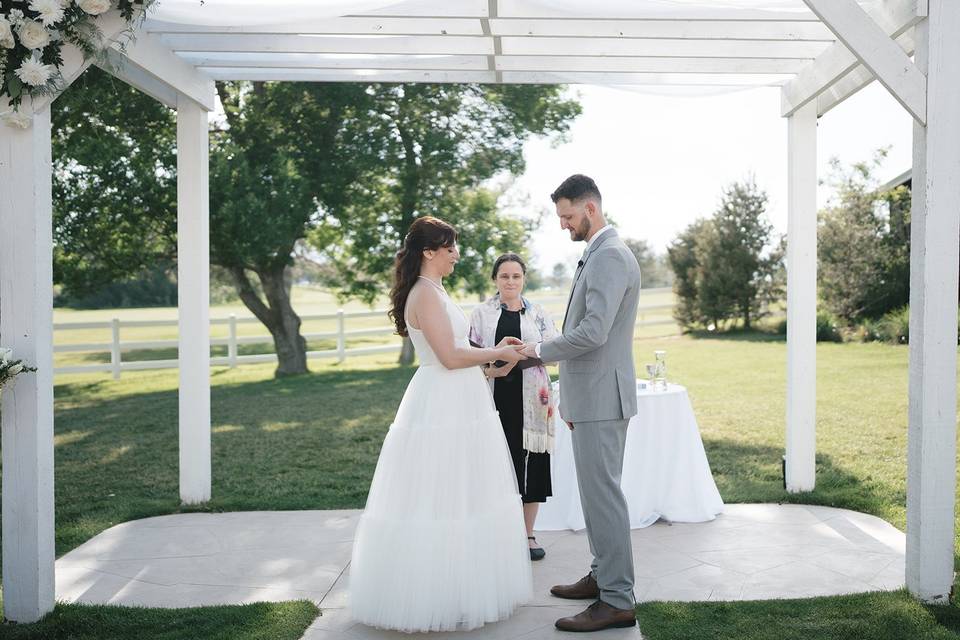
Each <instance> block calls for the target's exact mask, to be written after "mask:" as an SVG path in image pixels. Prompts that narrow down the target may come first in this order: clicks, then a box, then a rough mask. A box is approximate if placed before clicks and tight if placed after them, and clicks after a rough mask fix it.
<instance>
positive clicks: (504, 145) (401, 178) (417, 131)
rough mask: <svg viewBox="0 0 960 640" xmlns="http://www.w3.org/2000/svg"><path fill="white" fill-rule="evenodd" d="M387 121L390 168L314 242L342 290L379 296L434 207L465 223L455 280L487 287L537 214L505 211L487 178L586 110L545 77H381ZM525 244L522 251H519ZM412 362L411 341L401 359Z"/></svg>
mask: <svg viewBox="0 0 960 640" xmlns="http://www.w3.org/2000/svg"><path fill="white" fill-rule="evenodd" d="M368 91H369V93H370V96H371V98H372V100H373V101H374V102H375V104H376V110H377V113H378V114H380V116H381V117H382V119H383V120H382V121H383V124H384V127H385V134H384V140H386V142H387V148H386V150H385V158H384V162H383V164H382V172H381V173H380V174H379V175H378V176H377V177H376V179H374V180H369V181H366V182H365V183H364V189H363V191H362V193H358V194H355V196H354V197H353V198H351V199H350V200H349V201H344V202H342V203H341V205H340V206H331V207H329V208H328V209H327V210H326V213H327V216H326V217H325V218H324V219H323V220H322V221H321V222H320V224H318V226H317V228H316V230H315V231H314V232H313V233H312V234H311V236H310V242H311V244H312V245H313V246H314V247H315V248H316V249H317V250H318V251H320V252H321V253H323V254H324V256H325V258H326V259H327V260H329V261H331V262H332V263H333V264H335V265H336V266H337V268H338V271H339V272H340V273H342V274H343V275H344V280H345V282H344V286H343V288H342V289H341V290H340V294H341V296H343V297H345V298H348V297H354V298H360V299H362V300H366V301H372V300H374V299H375V298H376V297H377V296H379V295H381V294H382V293H383V292H384V291H385V290H386V289H387V288H388V287H389V283H390V274H391V272H392V266H393V258H394V255H395V254H396V252H397V251H398V250H399V248H400V245H401V243H402V241H403V236H404V234H405V233H406V230H407V229H408V228H409V226H410V224H411V223H412V222H413V220H414V218H416V217H418V216H421V215H427V214H429V215H435V216H438V217H441V218H444V219H446V220H448V221H449V222H451V223H452V224H454V225H456V226H457V227H458V228H459V229H460V232H461V234H460V249H461V254H462V255H463V256H464V259H463V261H462V263H461V265H460V266H459V267H458V269H457V270H456V272H455V273H454V276H453V278H452V279H451V282H450V284H451V285H452V286H455V287H457V286H462V287H463V288H465V289H466V290H467V291H470V292H478V291H482V290H485V289H486V288H487V287H488V286H489V278H488V271H489V269H490V268H491V266H492V261H493V259H494V258H495V257H496V255H497V254H499V253H502V252H504V251H511V250H512V251H519V250H521V249H522V248H523V247H524V246H525V245H526V240H527V237H528V235H529V231H530V230H531V229H532V228H533V227H534V226H535V225H536V222H537V218H536V217H534V216H521V215H509V214H507V213H505V212H500V213H498V211H497V207H496V199H495V198H494V197H493V195H492V194H491V193H490V192H487V191H485V190H483V189H481V188H480V187H481V186H482V185H483V184H484V183H485V182H486V181H487V180H489V179H491V178H494V177H496V176H499V175H502V174H504V173H506V174H514V175H515V174H519V173H522V172H523V169H524V158H523V144H524V142H525V141H526V140H527V139H529V138H530V137H532V136H537V135H542V136H552V137H553V139H554V140H555V141H556V140H562V137H563V135H564V134H565V133H566V131H567V130H568V128H569V125H570V123H571V122H572V120H573V119H574V118H575V117H576V116H577V115H578V114H579V113H580V106H579V104H578V103H577V102H575V101H573V100H570V99H565V98H564V97H563V92H564V89H563V88H562V87H557V86H547V85H544V86H539V85H517V86H514V85H457V84H444V85H431V84H404V85H374V86H372V87H370V88H369V90H368ZM519 252H521V253H522V251H519ZM410 361H412V350H411V348H410V344H409V341H407V342H406V344H405V349H404V351H403V353H402V354H401V362H410Z"/></svg>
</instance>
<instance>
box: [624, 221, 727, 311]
mask: <svg viewBox="0 0 960 640" xmlns="http://www.w3.org/2000/svg"><path fill="white" fill-rule="evenodd" d="M711 224H712V223H711V221H710V220H708V219H706V218H701V219H699V220H697V221H695V222H693V223H691V224H690V225H688V226H687V228H686V229H684V230H683V231H682V232H680V234H679V235H677V237H676V238H675V239H674V240H673V242H672V243H671V244H670V246H669V247H668V248H667V262H668V264H669V265H670V269H671V270H672V271H673V276H674V279H673V292H674V294H676V296H677V304H676V305H675V306H674V308H673V317H674V319H675V320H676V321H677V322H678V323H679V324H680V326H682V327H683V328H685V329H692V328H693V327H694V326H696V325H697V324H699V323H700V321H701V314H700V309H699V306H698V305H699V300H700V296H699V280H700V255H699V254H698V252H697V245H698V244H699V242H700V238H701V237H702V236H704V235H706V233H708V231H709V227H710V226H711ZM641 276H642V272H641Z"/></svg>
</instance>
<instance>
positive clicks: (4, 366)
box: [0, 348, 37, 390]
mask: <svg viewBox="0 0 960 640" xmlns="http://www.w3.org/2000/svg"><path fill="white" fill-rule="evenodd" d="M36 370H37V368H36V367H28V366H27V365H25V364H23V360H14V359H13V350H12V349H3V348H0V390H2V389H3V387H4V385H6V384H7V383H8V382H10V381H11V380H13V379H14V378H16V377H17V376H18V375H20V374H21V373H25V372H27V371H36Z"/></svg>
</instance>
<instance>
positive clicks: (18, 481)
mask: <svg viewBox="0 0 960 640" xmlns="http://www.w3.org/2000/svg"><path fill="white" fill-rule="evenodd" d="M29 109H30V105H29V101H28V100H27V101H25V104H24V109H23V111H24V113H29ZM50 160H51V148H50V106H49V103H48V104H47V105H46V106H44V107H42V108H40V109H39V111H38V112H37V113H36V114H34V116H33V123H32V126H30V128H28V129H16V128H12V127H9V126H5V125H2V124H0V185H3V188H2V189H0V276H2V277H0V343H2V344H3V346H5V347H10V348H12V349H13V353H14V357H15V358H17V359H22V360H24V361H26V362H27V363H28V364H30V365H33V366H36V367H37V368H38V371H37V372H36V373H28V374H24V375H21V376H19V377H18V378H17V380H16V382H15V383H14V384H13V385H12V386H10V387H9V388H7V389H6V390H5V391H4V392H3V411H2V416H3V424H2V431H3V438H2V440H3V441H2V446H3V613H4V616H5V617H6V618H7V619H9V620H13V621H15V622H22V623H27V622H35V621H37V620H39V619H40V618H41V617H43V615H44V614H46V613H48V612H49V611H51V610H52V609H53V605H54V575H53V567H54V530H53V223H52V201H51V199H52V193H51V164H50Z"/></svg>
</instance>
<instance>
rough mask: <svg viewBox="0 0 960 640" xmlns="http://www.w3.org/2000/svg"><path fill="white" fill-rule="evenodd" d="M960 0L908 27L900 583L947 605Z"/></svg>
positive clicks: (948, 0)
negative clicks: (913, 82) (910, 81)
mask: <svg viewBox="0 0 960 640" xmlns="http://www.w3.org/2000/svg"><path fill="white" fill-rule="evenodd" d="M958 33H960V3H958V2H957V1H956V0H930V5H929V17H928V19H927V20H926V21H925V22H923V23H921V24H919V25H917V29H916V65H917V67H918V68H919V69H920V71H922V72H923V73H925V74H926V77H927V100H926V105H927V110H926V126H923V125H922V124H920V123H918V122H915V123H914V155H913V206H912V212H911V224H910V227H911V228H910V245H911V252H910V404H909V420H910V427H909V436H908V446H907V557H906V562H907V576H906V578H907V588H908V589H909V590H910V592H911V593H913V594H914V595H915V596H917V597H918V598H920V599H921V600H924V601H926V602H932V603H943V604H946V603H947V602H948V601H949V595H950V590H951V588H952V586H953V551H954V494H955V490H956V419H957V415H956V413H957V409H956V408H957V375H956V374H957V269H958V251H957V238H958V234H960V38H958V37H957V34H958Z"/></svg>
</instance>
